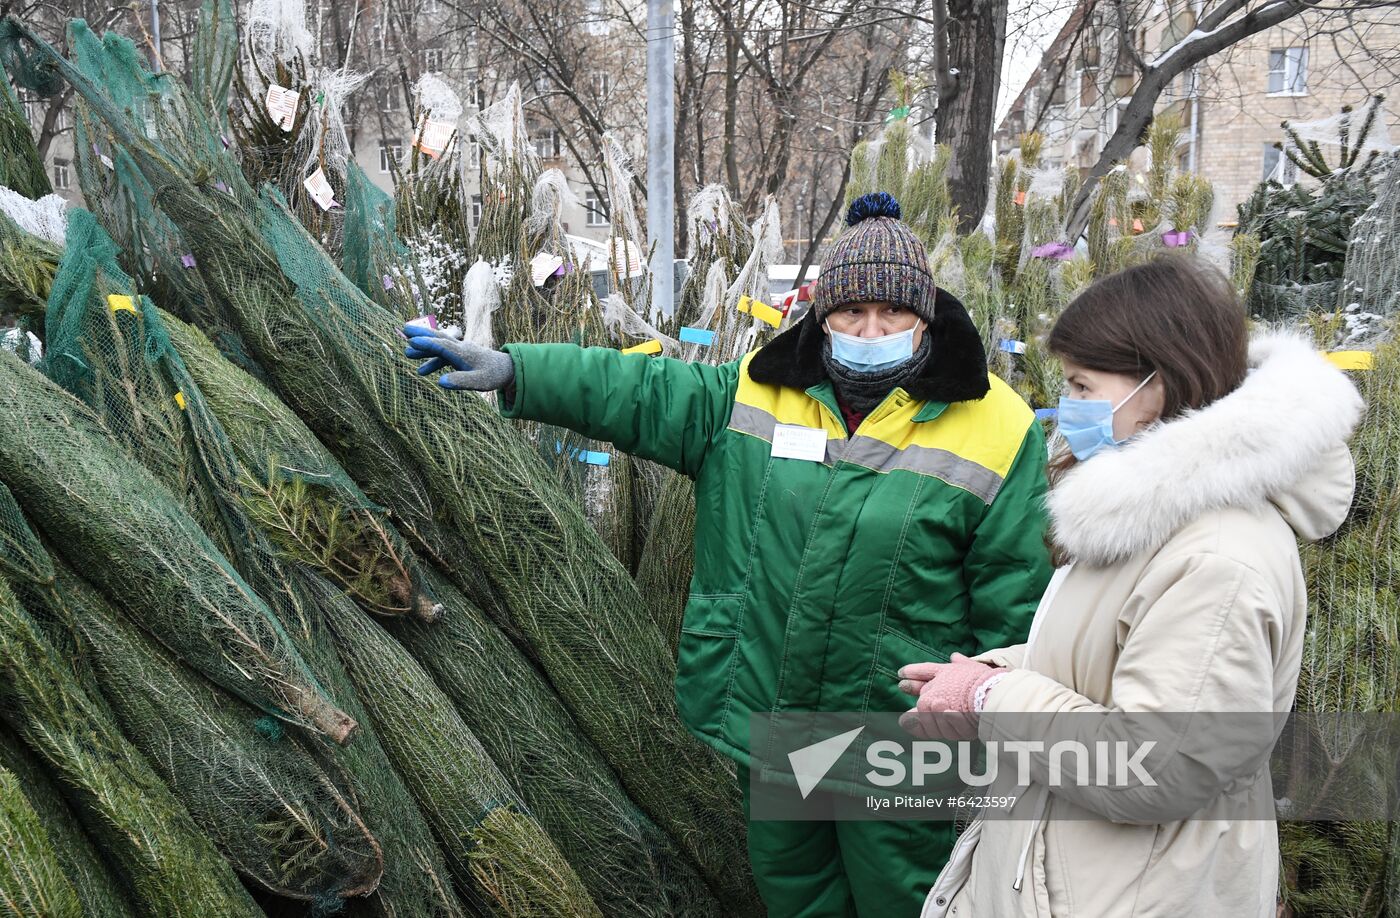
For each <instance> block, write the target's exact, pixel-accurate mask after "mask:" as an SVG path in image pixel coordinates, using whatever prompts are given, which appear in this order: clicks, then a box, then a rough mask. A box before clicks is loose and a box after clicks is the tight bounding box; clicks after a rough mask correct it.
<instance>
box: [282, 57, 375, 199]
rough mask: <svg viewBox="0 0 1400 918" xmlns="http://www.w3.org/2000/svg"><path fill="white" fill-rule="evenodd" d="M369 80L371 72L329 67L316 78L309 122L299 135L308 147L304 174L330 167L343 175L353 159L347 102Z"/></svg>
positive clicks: (312, 92) (304, 145)
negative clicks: (345, 111)
mask: <svg viewBox="0 0 1400 918" xmlns="http://www.w3.org/2000/svg"><path fill="white" fill-rule="evenodd" d="M368 79H369V74H367V73H356V72H354V71H353V70H346V69H340V70H330V69H325V70H322V71H321V72H319V73H318V74H317V75H316V76H315V77H314V78H313V79H312V82H311V107H310V109H309V111H308V113H307V124H306V126H305V127H304V128H303V129H302V131H301V133H300V134H298V135H297V141H298V143H299V144H300V145H301V146H303V147H304V148H305V150H306V162H305V164H304V165H303V166H302V172H303V174H305V175H311V174H312V173H313V172H315V171H316V170H317V169H327V168H328V167H329V169H331V170H333V171H335V172H336V173H342V174H343V172H344V170H345V164H346V161H347V160H348V159H349V158H350V138H349V136H348V135H347V134H346V132H345V114H344V108H345V102H346V100H348V99H349V98H350V94H351V93H353V92H355V91H356V90H357V89H359V88H360V87H361V86H363V85H364V84H365V81H366V80H368Z"/></svg>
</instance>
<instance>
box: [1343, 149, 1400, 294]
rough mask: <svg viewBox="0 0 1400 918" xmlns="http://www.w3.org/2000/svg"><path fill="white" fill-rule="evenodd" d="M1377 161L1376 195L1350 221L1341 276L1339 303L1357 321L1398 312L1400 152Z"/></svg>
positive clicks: (1399, 277)
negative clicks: (1359, 213)
mask: <svg viewBox="0 0 1400 918" xmlns="http://www.w3.org/2000/svg"><path fill="white" fill-rule="evenodd" d="M1378 165H1379V169H1378V172H1377V175H1376V182H1375V188H1376V199H1375V201H1374V202H1373V203H1372V204H1371V206H1370V207H1369V208H1367V209H1366V212H1365V213H1364V214H1362V215H1361V216H1359V217H1357V218H1356V222H1355V223H1353V224H1352V229H1351V239H1350V241H1349V243H1348V245H1347V261H1346V269H1345V273H1344V274H1343V279H1342V294H1341V303H1340V304H1339V305H1340V306H1341V308H1342V310H1343V312H1345V313H1349V314H1350V315H1352V316H1355V317H1356V318H1357V320H1358V321H1364V318H1363V317H1364V316H1367V315H1371V316H1389V315H1394V314H1395V313H1396V312H1400V153H1390V154H1388V155H1387V156H1386V157H1385V159H1384V160H1382V161H1381V162H1380V163H1379V164H1378Z"/></svg>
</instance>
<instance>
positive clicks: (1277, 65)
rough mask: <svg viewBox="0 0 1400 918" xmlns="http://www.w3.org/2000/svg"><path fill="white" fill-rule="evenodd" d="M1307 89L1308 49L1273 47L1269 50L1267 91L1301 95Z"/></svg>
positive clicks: (1276, 93)
mask: <svg viewBox="0 0 1400 918" xmlns="http://www.w3.org/2000/svg"><path fill="white" fill-rule="evenodd" d="M1307 91H1308V49H1307V48H1275V49H1273V50H1272V51H1270V52H1269V93H1270V94H1272V95H1287V96H1301V95H1306V94H1307Z"/></svg>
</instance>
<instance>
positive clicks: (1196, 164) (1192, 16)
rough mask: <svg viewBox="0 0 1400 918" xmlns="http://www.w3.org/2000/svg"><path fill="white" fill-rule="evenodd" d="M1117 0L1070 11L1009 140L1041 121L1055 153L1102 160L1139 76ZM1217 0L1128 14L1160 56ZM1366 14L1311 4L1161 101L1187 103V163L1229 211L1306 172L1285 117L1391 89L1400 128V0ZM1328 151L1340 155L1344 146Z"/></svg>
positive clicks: (1144, 45) (1392, 125) (1156, 5)
mask: <svg viewBox="0 0 1400 918" xmlns="http://www.w3.org/2000/svg"><path fill="white" fill-rule="evenodd" d="M1107 6H1108V5H1107V4H1097V3H1094V2H1093V0H1083V2H1081V3H1080V4H1079V6H1078V7H1076V9H1075V10H1074V11H1073V13H1072V14H1071V15H1070V17H1069V19H1068V21H1067V22H1066V23H1065V26H1064V28H1062V29H1061V30H1060V33H1059V34H1058V35H1057V36H1056V38H1055V40H1054V41H1053V42H1051V44H1050V46H1049V47H1048V48H1047V50H1046V52H1045V54H1044V56H1043V57H1042V59H1041V62H1040V65H1039V67H1038V68H1037V69H1036V71H1035V72H1034V73H1033V74H1032V75H1031V78H1030V79H1029V80H1028V81H1027V83H1026V85H1025V87H1024V88H1023V89H1022V90H1021V92H1020V94H1019V95H1018V97H1017V98H1016V100H1015V102H1014V103H1013V104H1012V105H1011V107H1010V109H1009V111H1008V113H1007V115H1006V117H1005V118H1004V119H1003V120H1002V122H1001V123H1000V125H999V127H998V130H997V146H998V151H999V152H1002V153H1005V152H1009V151H1011V150H1014V149H1015V148H1016V147H1017V145H1018V144H1019V138H1020V136H1021V135H1022V134H1023V133H1025V132H1027V131H1031V130H1036V131H1039V132H1040V133H1042V134H1044V135H1045V137H1046V144H1045V154H1044V158H1045V161H1046V163H1047V164H1049V165H1054V166H1066V167H1069V168H1078V169H1081V170H1086V171H1087V170H1088V169H1089V168H1090V167H1092V166H1093V165H1094V163H1095V162H1097V160H1098V158H1099V154H1100V153H1101V152H1102V150H1103V146H1104V143H1105V142H1106V141H1107V140H1108V138H1109V137H1110V136H1111V135H1112V134H1113V132H1114V131H1115V130H1117V127H1118V116H1119V114H1120V113H1121V112H1122V110H1123V107H1124V106H1126V105H1127V101H1128V99H1129V97H1130V96H1131V94H1132V91H1133V89H1134V87H1135V85H1136V80H1137V76H1136V74H1137V71H1136V69H1135V68H1134V67H1133V65H1132V63H1131V56H1130V55H1128V54H1125V53H1123V52H1122V48H1123V44H1122V43H1121V42H1120V41H1119V31H1118V26H1117V24H1116V23H1117V17H1116V16H1115V15H1114V14H1113V12H1112V11H1111V10H1109V9H1106V7H1107ZM1208 7H1209V4H1208V3H1207V4H1203V3H1188V2H1182V0H1175V2H1170V0H1151V2H1149V0H1144V2H1143V3H1142V6H1141V7H1140V8H1139V9H1138V11H1137V12H1138V14H1137V15H1136V16H1130V17H1129V19H1128V21H1129V23H1130V24H1132V26H1133V27H1132V30H1131V34H1130V36H1129V41H1130V42H1131V43H1132V46H1133V47H1134V48H1135V49H1136V50H1137V52H1138V56H1139V57H1141V58H1142V59H1143V60H1147V61H1150V60H1152V59H1153V58H1154V57H1155V56H1157V55H1158V54H1160V53H1161V52H1163V51H1164V50H1166V49H1168V48H1171V47H1172V46H1174V45H1175V44H1177V43H1178V42H1179V41H1181V40H1182V39H1184V38H1185V37H1186V36H1188V35H1190V34H1191V33H1192V31H1193V30H1194V29H1195V27H1196V20H1197V19H1198V18H1199V16H1200V15H1202V13H1203V10H1204V9H1208ZM1359 15H1360V14H1349V13H1345V12H1340V13H1339V12H1338V11H1337V10H1336V9H1331V10H1326V11H1324V10H1316V11H1309V12H1307V13H1304V14H1302V15H1300V16H1298V17H1295V18H1294V19H1292V20H1289V21H1287V22H1285V23H1283V24H1281V25H1278V26H1276V27H1274V28H1272V29H1268V30H1266V31H1263V32H1260V33H1258V34H1256V35H1254V36H1252V37H1250V38H1248V39H1246V40H1245V41H1243V42H1241V43H1240V44H1237V45H1235V46H1233V47H1231V48H1229V49H1227V50H1225V51H1222V52H1220V53H1219V54H1217V55H1215V56H1214V57H1210V58H1207V59H1206V60H1204V61H1202V62H1201V63H1199V64H1197V65H1196V66H1195V67H1193V68H1191V69H1189V70H1187V71H1185V72H1183V73H1182V74H1181V75H1180V76H1178V77H1177V79H1176V80H1175V82H1174V83H1173V84H1172V85H1171V86H1170V87H1169V88H1168V90H1167V91H1166V92H1164V93H1163V94H1162V96H1161V97H1160V98H1159V100H1158V102H1157V111H1158V112H1164V111H1167V110H1175V111H1176V112H1178V113H1179V114H1180V116H1181V120H1182V123H1183V125H1184V130H1183V132H1182V138H1181V142H1180V145H1179V146H1178V148H1177V167H1178V169H1179V170H1181V171H1183V172H1193V173H1197V174H1199V175H1201V176H1203V177H1205V178H1206V179H1208V180H1209V181H1210V182H1211V183H1212V184H1213V185H1214V186H1215V190H1216V200H1217V210H1216V213H1217V218H1218V219H1219V220H1221V221H1228V220H1232V219H1234V214H1235V207H1236V205H1238V204H1239V203H1240V202H1242V201H1244V200H1245V199H1246V198H1248V197H1249V195H1250V194H1251V193H1252V192H1253V190H1254V188H1255V186H1256V185H1257V184H1258V183H1259V182H1260V181H1262V180H1264V179H1266V178H1274V179H1277V180H1279V181H1282V182H1284V183H1285V184H1291V183H1293V182H1295V181H1299V180H1306V177H1305V176H1299V175H1298V174H1297V170H1296V169H1295V168H1294V167H1293V165H1292V163H1290V162H1288V160H1287V157H1285V156H1283V155H1282V153H1281V151H1280V150H1279V149H1277V148H1276V146H1275V144H1279V143H1283V142H1285V141H1286V136H1285V132H1284V130H1283V127H1282V123H1283V122H1284V121H1289V122H1290V123H1295V124H1296V123H1306V122H1312V121H1317V120H1321V119H1326V118H1330V117H1333V116H1336V115H1338V114H1339V113H1340V111H1341V108H1342V106H1343V105H1351V106H1353V107H1355V108H1356V109H1358V110H1359V109H1361V108H1362V107H1363V106H1364V104H1365V103H1366V102H1367V100H1368V99H1369V98H1370V97H1371V96H1372V95H1374V94H1376V93H1382V94H1384V95H1385V96H1386V99H1387V102H1386V104H1385V109H1386V111H1385V112H1384V113H1383V115H1382V117H1381V118H1380V119H1378V121H1381V122H1382V123H1380V124H1378V126H1377V128H1376V135H1375V136H1376V138H1380V137H1382V136H1384V132H1389V136H1391V137H1393V138H1396V139H1400V116H1398V115H1397V113H1400V93H1397V90H1400V85H1397V84H1400V75H1397V70H1396V67H1395V64H1396V57H1397V49H1400V8H1397V7H1391V8H1388V9H1385V8H1381V9H1375V10H1369V11H1367V12H1366V13H1365V14H1364V19H1360V18H1357V17H1358V16H1359ZM1323 151H1324V153H1329V152H1330V158H1332V159H1335V157H1336V151H1335V150H1332V151H1329V150H1328V148H1327V147H1325V146H1324V147H1323ZM1146 160H1147V156H1146V151H1145V150H1142V149H1139V150H1138V151H1136V152H1135V153H1134V154H1133V156H1132V160H1131V162H1130V163H1129V167H1130V168H1131V169H1134V170H1141V169H1142V168H1143V167H1145V166H1146V164H1147V163H1146Z"/></svg>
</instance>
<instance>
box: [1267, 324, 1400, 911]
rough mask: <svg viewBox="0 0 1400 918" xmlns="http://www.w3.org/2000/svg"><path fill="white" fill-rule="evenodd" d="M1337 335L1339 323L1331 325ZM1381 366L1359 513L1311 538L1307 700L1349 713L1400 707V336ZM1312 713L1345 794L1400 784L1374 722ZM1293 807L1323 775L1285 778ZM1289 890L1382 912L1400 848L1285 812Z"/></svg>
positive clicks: (1364, 437)
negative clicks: (1381, 763)
mask: <svg viewBox="0 0 1400 918" xmlns="http://www.w3.org/2000/svg"><path fill="white" fill-rule="evenodd" d="M1329 336H1330V333H1329ZM1374 361H1375V362H1374V365H1373V367H1372V369H1370V370H1369V371H1365V372H1361V373H1358V374H1356V376H1355V377H1354V379H1355V381H1356V383H1357V386H1358V387H1359V388H1360V390H1361V393H1362V396H1363V398H1364V399H1365V400H1366V404H1367V410H1366V416H1365V418H1364V419H1363V421H1362V423H1361V426H1360V428H1359V429H1358V430H1357V432H1356V434H1355V436H1354V437H1353V439H1352V442H1351V451H1352V455H1353V457H1354V459H1355V461H1356V494H1355V497H1354V499H1353V502H1352V509H1351V514H1350V515H1349V516H1348V518H1347V521H1346V522H1345V523H1344V524H1343V526H1342V528H1341V529H1339V530H1338V531H1337V533H1336V534H1335V535H1333V536H1331V537H1330V538H1328V539H1325V540H1323V541H1321V542H1318V543H1315V544H1311V545H1307V546H1305V547H1304V548H1303V563H1304V568H1305V571H1306V578H1305V579H1306V580H1307V584H1308V624H1307V634H1306V637H1305V640H1304V644H1303V665H1302V671H1301V673H1300V676H1299V681H1298V695H1297V701H1296V707H1297V709H1298V710H1299V711H1307V712H1319V713H1324V714H1340V713H1345V712H1352V711H1366V712H1378V713H1379V712H1383V713H1395V712H1397V711H1400V637H1397V634H1400V345H1397V344H1396V343H1394V342H1393V341H1390V342H1387V343H1384V344H1382V345H1380V346H1378V347H1377V348H1376V350H1375V354H1374ZM1357 726H1358V729H1347V725H1346V723H1345V721H1342V720H1341V719H1336V722H1335V724H1334V720H1333V719H1328V718H1318V719H1317V720H1315V721H1312V722H1310V730H1309V734H1308V735H1307V736H1306V737H1304V738H1303V741H1305V742H1307V743H1308V744H1310V745H1312V746H1315V747H1320V748H1321V749H1322V750H1323V751H1324V752H1325V755H1326V759H1325V760H1326V762H1327V763H1328V766H1329V768H1330V770H1331V774H1330V777H1328V780H1327V782H1326V786H1327V787H1329V788H1332V790H1331V791H1329V792H1328V797H1327V799H1326V800H1325V801H1323V803H1324V805H1327V806H1333V805H1335V804H1336V795H1337V794H1338V793H1342V792H1345V793H1353V794H1360V795H1361V796H1362V797H1363V798H1364V799H1365V800H1366V802H1367V803H1373V802H1374V800H1375V799H1376V798H1377V795H1379V798H1380V799H1390V800H1391V802H1392V805H1393V804H1394V802H1395V799H1396V798H1395V796H1394V795H1395V794H1396V793H1397V791H1396V788H1395V786H1394V783H1393V781H1392V780H1391V779H1390V777H1391V776H1389V775H1387V774H1375V773H1373V771H1372V769H1373V767H1374V764H1375V763H1373V762H1371V761H1370V760H1371V759H1372V758H1373V757H1372V756H1371V755H1370V754H1369V752H1368V749H1369V748H1371V746H1372V744H1374V743H1376V742H1378V741H1380V742H1385V741H1387V740H1386V737H1384V736H1378V735H1377V734H1376V733H1375V731H1374V727H1373V728H1372V729H1371V730H1370V731H1369V732H1368V731H1366V730H1363V729H1359V727H1361V726H1365V725H1362V724H1358V725H1357ZM1286 788H1287V789H1286V790H1285V791H1284V796H1287V797H1288V798H1289V799H1290V800H1291V801H1292V805H1291V809H1292V810H1293V811H1294V812H1297V813H1300V814H1306V813H1307V812H1308V808H1309V807H1310V806H1312V805H1313V804H1314V803H1315V802H1318V801H1316V800H1314V799H1313V798H1312V797H1311V796H1310V793H1309V789H1310V788H1311V789H1312V790H1313V792H1315V788H1316V784H1315V783H1313V782H1306V783H1304V784H1303V786H1301V787H1294V786H1291V785H1286ZM1280 836H1281V838H1280V841H1281V849H1282V858H1283V860H1282V863H1283V869H1284V880H1285V888H1286V893H1285V895H1286V898H1287V900H1288V902H1289V903H1290V904H1292V905H1293V907H1294V909H1295V911H1296V913H1298V914H1329V915H1330V914H1336V915H1380V914H1381V909H1382V903H1383V902H1384V901H1385V897H1384V889H1385V884H1386V882H1387V880H1386V877H1387V871H1389V870H1392V869H1394V868H1393V863H1394V861H1395V860H1396V859H1397V858H1400V850H1398V849H1396V848H1394V847H1393V837H1392V833H1391V832H1390V828H1389V826H1387V825H1386V824H1385V823H1323V822H1287V823H1281V825H1280Z"/></svg>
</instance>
